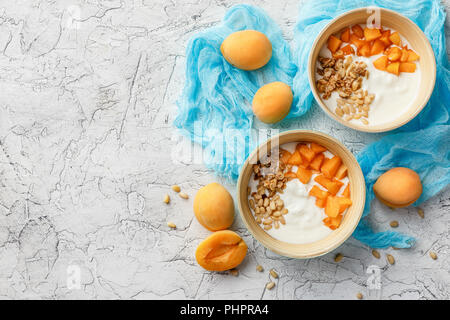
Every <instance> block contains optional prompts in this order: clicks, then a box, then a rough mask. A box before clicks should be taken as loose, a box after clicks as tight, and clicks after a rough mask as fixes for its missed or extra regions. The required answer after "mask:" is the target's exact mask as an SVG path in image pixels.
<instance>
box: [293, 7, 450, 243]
mask: <svg viewBox="0 0 450 320" xmlns="http://www.w3.org/2000/svg"><path fill="white" fill-rule="evenodd" d="M367 6H378V7H384V8H387V9H391V10H395V11H397V12H399V13H401V14H403V15H405V16H406V17H408V18H410V19H411V20H412V21H414V22H415V23H416V24H417V25H418V26H419V27H420V28H421V29H422V31H423V32H424V33H425V35H426V36H427V38H428V39H429V41H430V44H431V46H432V48H433V51H434V54H435V57H436V64H437V65H436V67H437V75H436V85H435V88H434V91H433V94H432V96H431V98H430V100H429V102H428V104H427V105H426V106H425V108H424V109H423V111H422V112H421V113H420V114H419V115H418V116H417V117H416V118H415V119H414V120H412V121H411V122H409V123H408V124H407V125H405V126H403V127H401V128H399V129H397V130H396V131H394V133H393V134H389V135H386V136H385V137H383V138H382V139H381V140H379V141H377V142H375V143H373V144H371V145H369V146H367V147H366V148H365V149H364V150H362V151H361V152H360V153H359V154H358V155H357V160H358V162H359V164H360V166H361V169H362V171H363V173H364V177H365V180H366V205H365V208H364V213H363V219H361V222H360V223H359V225H358V227H357V228H356V230H355V232H354V233H353V236H354V237H355V238H356V239H358V240H360V241H362V242H363V243H365V244H367V245H369V246H370V247H372V248H386V247H389V246H393V247H398V248H408V247H411V246H412V245H413V244H414V242H415V239H414V238H412V237H410V236H407V235H403V234H400V233H397V232H393V231H384V232H374V231H373V230H372V228H371V226H370V224H369V223H368V221H367V218H366V217H367V215H368V214H369V213H370V205H371V202H372V200H373V198H374V194H373V191H372V187H373V184H374V183H375V181H376V179H377V178H378V177H379V176H380V175H381V174H382V173H384V172H386V171H387V170H389V169H391V168H393V167H408V168H410V169H413V170H414V171H416V172H417V173H418V174H419V175H420V178H421V181H422V183H423V187H424V189H423V193H422V195H421V197H420V198H419V199H418V201H416V202H415V203H414V204H413V205H419V204H421V203H422V202H423V201H425V200H427V199H429V198H430V197H432V196H433V195H435V194H436V193H438V192H439V191H441V190H442V189H443V188H445V187H446V186H448V184H449V182H450V148H449V146H450V124H449V114H450V90H449V84H450V71H449V65H448V58H447V54H446V47H445V32H444V24H445V12H444V10H443V8H442V6H441V5H440V1H438V0H410V1H403V0H389V1H387V0H371V1H368V0H359V1H358V0H356V1H355V0H340V1H336V0H314V1H313V0H311V1H308V2H306V3H305V4H304V5H303V6H301V7H300V13H299V17H298V21H297V24H296V27H295V30H294V39H295V46H294V54H293V56H294V59H296V64H297V66H298V72H297V74H296V76H295V78H294V83H293V84H294V87H293V90H294V94H295V95H297V96H298V97H300V98H299V99H298V100H297V101H303V103H304V105H309V104H310V102H311V100H312V93H311V91H310V90H309V83H308V75H307V73H306V72H307V65H308V64H307V60H308V55H309V52H310V48H311V46H312V43H313V42H314V40H315V38H316V36H317V35H318V34H319V32H320V31H321V30H322V28H323V27H324V26H325V25H326V24H327V23H329V22H330V21H331V20H332V19H333V18H335V17H336V16H338V15H340V14H343V13H345V12H346V11H349V10H352V9H356V8H360V7H367ZM422 72H427V71H426V70H422ZM297 107H298V108H301V106H297ZM394 187H395V186H394Z"/></svg>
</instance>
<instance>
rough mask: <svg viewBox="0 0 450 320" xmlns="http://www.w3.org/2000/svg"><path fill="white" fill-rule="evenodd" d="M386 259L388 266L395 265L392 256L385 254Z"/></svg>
mask: <svg viewBox="0 0 450 320" xmlns="http://www.w3.org/2000/svg"><path fill="white" fill-rule="evenodd" d="M386 257H387V260H388V262H389V264H391V265H392V264H394V263H395V259H394V257H393V256H392V255H390V254H387V255H386Z"/></svg>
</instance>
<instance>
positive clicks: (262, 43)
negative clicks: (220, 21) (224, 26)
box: [220, 30, 272, 70]
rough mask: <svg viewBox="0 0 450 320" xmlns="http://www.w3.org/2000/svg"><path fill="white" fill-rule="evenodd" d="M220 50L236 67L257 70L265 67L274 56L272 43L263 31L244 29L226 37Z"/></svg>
mask: <svg viewBox="0 0 450 320" xmlns="http://www.w3.org/2000/svg"><path fill="white" fill-rule="evenodd" d="M220 51H221V52H222V55H223V57H224V58H225V60H227V61H228V62H229V63H230V64H232V65H233V66H235V67H236V68H238V69H242V70H256V69H259V68H261V67H264V66H265V65H266V64H267V62H269V60H270V58H271V57H272V43H271V42H270V40H269V39H268V38H267V37H266V35H265V34H264V33H262V32H259V31H256V30H242V31H238V32H234V33H232V34H230V35H229V36H228V37H226V38H225V40H224V41H223V42H222V44H221V46H220Z"/></svg>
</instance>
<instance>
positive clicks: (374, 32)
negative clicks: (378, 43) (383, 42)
mask: <svg viewBox="0 0 450 320" xmlns="http://www.w3.org/2000/svg"><path fill="white" fill-rule="evenodd" d="M364 37H365V38H366V41H372V40H375V39H377V38H379V37H381V31H380V29H371V28H367V27H366V28H364Z"/></svg>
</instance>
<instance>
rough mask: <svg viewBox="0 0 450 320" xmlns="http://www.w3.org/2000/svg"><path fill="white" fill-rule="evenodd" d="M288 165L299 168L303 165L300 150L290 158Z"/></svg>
mask: <svg viewBox="0 0 450 320" xmlns="http://www.w3.org/2000/svg"><path fill="white" fill-rule="evenodd" d="M287 163H288V164H291V165H293V166H298V165H300V164H301V163H302V157H301V156H300V153H299V152H298V150H295V151H294V153H293V154H292V156H291V157H290V158H289V160H288V162H287Z"/></svg>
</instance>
